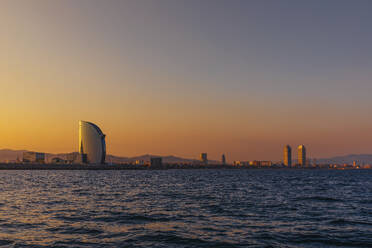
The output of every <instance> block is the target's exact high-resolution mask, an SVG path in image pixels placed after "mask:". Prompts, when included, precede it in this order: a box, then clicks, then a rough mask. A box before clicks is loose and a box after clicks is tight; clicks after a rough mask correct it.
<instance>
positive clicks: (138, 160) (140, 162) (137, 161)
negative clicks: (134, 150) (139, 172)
mask: <svg viewBox="0 0 372 248" xmlns="http://www.w3.org/2000/svg"><path fill="white" fill-rule="evenodd" d="M135 164H136V165H144V164H145V160H140V159H137V160H136V162H135Z"/></svg>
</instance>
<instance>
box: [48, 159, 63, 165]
mask: <svg viewBox="0 0 372 248" xmlns="http://www.w3.org/2000/svg"><path fill="white" fill-rule="evenodd" d="M51 162H52V164H65V163H66V160H64V159H62V158H52V161H51Z"/></svg>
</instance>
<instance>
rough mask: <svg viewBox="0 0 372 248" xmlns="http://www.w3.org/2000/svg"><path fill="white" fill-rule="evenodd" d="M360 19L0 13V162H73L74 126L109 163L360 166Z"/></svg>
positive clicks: (342, 15)
mask: <svg viewBox="0 0 372 248" xmlns="http://www.w3.org/2000/svg"><path fill="white" fill-rule="evenodd" d="M371 12H372V3H371V2H370V1H363V0H361V1H357V2H351V1H343V0H341V1H336V0H335V1H332V0H329V1H317V0H316V1H311V2H301V3H298V2H297V1H280V2H278V1H265V3H263V2H262V1H239V0H234V1H228V4H227V2H226V1H219V0H216V1H193V0H190V1H184V2H176V1H170V0H159V1H156V2H155V1H154V2H149V1H141V0H138V1H110V2H106V1H105V3H103V2H102V1H94V0H92V1H70V0H66V1H60V2H54V1H44V0H37V1H22V0H12V1H10V0H4V1H2V8H1V9H0V16H1V22H0V30H1V31H0V36H1V37H2V39H1V42H0V53H1V54H2V57H1V58H0V83H1V86H2V87H1V92H0V96H1V97H0V111H1V113H2V121H1V122H0V137H1V138H0V149H2V148H9V149H26V150H34V151H43V152H49V153H59V152H61V153H63V152H71V151H76V148H77V147H78V146H79V144H78V140H77V139H76V138H75V137H77V136H78V130H76V121H77V120H80V119H85V120H91V121H92V122H94V123H96V124H97V125H98V126H100V127H103V129H104V130H105V134H107V153H108V154H113V155H118V156H135V155H141V154H157V155H164V156H165V155H175V156H180V157H187V158H197V157H198V155H199V154H200V152H202V151H205V152H207V153H208V158H209V159H211V160H219V161H220V160H221V154H225V155H226V157H227V159H228V161H234V160H255V159H256V160H272V161H279V160H282V159H283V149H282V147H283V146H284V145H285V144H289V145H290V146H292V147H293V148H296V147H297V145H298V144H305V145H306V147H308V148H309V150H310V151H311V152H310V154H309V155H310V156H311V157H313V158H322V157H331V156H336V155H342V154H353V153H354V154H362V153H366V154H369V153H372V142H371V140H372V132H371V130H372V117H371V116H369V115H368V114H366V113H369V108H370V106H372V98H371V97H370V92H372V84H371V82H370V78H371V77H372V72H371V70H370V68H371V64H372V53H371V49H370V44H371V42H372V31H371V29H370V23H371V22H372V16H371V15H370V13H371ZM293 153H295V152H294V151H293ZM296 157H297V156H296Z"/></svg>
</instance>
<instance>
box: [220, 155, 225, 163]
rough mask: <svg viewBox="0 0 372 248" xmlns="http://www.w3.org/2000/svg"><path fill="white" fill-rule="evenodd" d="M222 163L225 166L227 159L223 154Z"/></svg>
mask: <svg viewBox="0 0 372 248" xmlns="http://www.w3.org/2000/svg"><path fill="white" fill-rule="evenodd" d="M221 162H222V164H223V165H225V164H226V157H225V154H222V159H221Z"/></svg>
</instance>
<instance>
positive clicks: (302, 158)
mask: <svg viewBox="0 0 372 248" xmlns="http://www.w3.org/2000/svg"><path fill="white" fill-rule="evenodd" d="M297 154H298V164H299V165H301V166H305V165H306V148H305V146H304V145H300V146H299V147H298V148H297Z"/></svg>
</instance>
